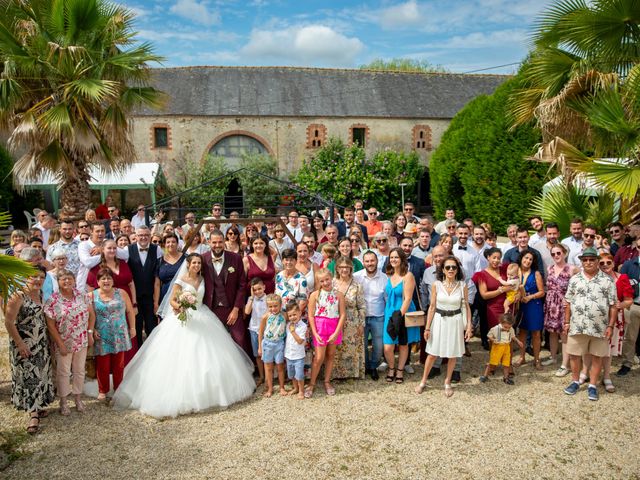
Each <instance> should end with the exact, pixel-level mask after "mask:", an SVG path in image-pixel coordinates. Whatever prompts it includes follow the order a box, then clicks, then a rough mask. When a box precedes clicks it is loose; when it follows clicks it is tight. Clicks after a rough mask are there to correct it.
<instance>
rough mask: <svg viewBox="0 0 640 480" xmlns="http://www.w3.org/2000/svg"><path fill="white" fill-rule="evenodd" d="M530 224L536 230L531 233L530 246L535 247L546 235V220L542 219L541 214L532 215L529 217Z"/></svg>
mask: <svg viewBox="0 0 640 480" xmlns="http://www.w3.org/2000/svg"><path fill="white" fill-rule="evenodd" d="M529 224H530V225H531V228H533V229H534V230H535V231H536V233H534V234H533V235H531V237H530V238H529V246H530V247H533V246H534V245H535V244H536V243H538V242H541V241H542V240H544V237H545V228H544V222H543V221H542V217H541V216H539V215H532V216H531V217H529Z"/></svg>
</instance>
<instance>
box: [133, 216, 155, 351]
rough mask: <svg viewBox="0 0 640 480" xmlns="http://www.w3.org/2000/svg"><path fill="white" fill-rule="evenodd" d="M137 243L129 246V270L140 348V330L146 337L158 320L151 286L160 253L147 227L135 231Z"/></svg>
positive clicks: (153, 281)
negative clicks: (134, 297) (131, 279)
mask: <svg viewBox="0 0 640 480" xmlns="http://www.w3.org/2000/svg"><path fill="white" fill-rule="evenodd" d="M136 237H137V243H134V244H133V245H129V262H128V263H129V269H130V270H131V273H132V275H133V283H134V285H135V286H136V301H137V304H134V305H133V306H134V307H137V308H138V314H137V315H136V335H137V337H138V346H142V330H143V329H144V331H145V333H146V334H147V337H148V336H149V335H150V334H151V331H152V330H153V329H154V328H155V326H156V325H157V324H158V319H157V318H156V314H155V312H154V308H153V307H154V306H153V286H154V283H155V275H156V268H157V266H158V261H159V258H160V257H161V256H162V251H161V250H160V249H159V248H158V245H154V244H152V243H151V231H150V230H149V227H138V228H137V229H136Z"/></svg>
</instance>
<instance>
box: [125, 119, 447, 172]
mask: <svg viewBox="0 0 640 480" xmlns="http://www.w3.org/2000/svg"><path fill="white" fill-rule="evenodd" d="M133 125H134V128H133V141H134V144H135V146H136V151H137V155H138V161H140V162H143V161H144V162H159V163H160V164H162V166H163V169H164V171H165V174H166V175H167V176H170V175H171V174H172V171H174V169H175V168H179V165H180V164H181V159H193V160H196V159H197V160H201V159H204V158H205V156H206V155H207V153H208V152H209V150H210V149H211V147H213V146H214V145H215V144H216V143H217V142H218V141H220V140H221V139H222V138H224V137H226V136H228V135H233V134H244V135H248V136H251V137H253V138H255V139H256V140H258V141H260V143H262V144H263V145H264V146H265V147H266V148H267V150H268V151H269V152H270V154H271V155H273V156H274V157H275V158H276V159H278V163H279V167H280V172H281V173H282V174H290V173H292V172H295V171H296V170H297V169H298V168H299V167H300V165H301V164H302V161H303V159H304V158H308V157H309V156H311V155H312V154H313V152H314V149H313V148H309V147H308V145H310V142H308V141H307V140H308V137H307V136H308V134H309V130H312V129H310V128H308V127H309V126H310V125H324V126H325V127H326V134H325V136H324V138H325V140H326V139H327V138H330V137H338V138H341V139H342V140H343V141H345V142H346V143H349V142H350V141H351V137H350V132H351V130H350V129H351V128H352V127H353V126H360V127H365V126H366V128H367V139H366V149H367V151H369V152H371V153H373V152H375V151H377V150H381V149H384V148H391V149H394V150H405V151H409V150H413V149H414V147H415V144H414V142H415V139H414V137H415V135H416V132H419V131H420V130H421V129H422V130H423V131H426V133H427V135H426V136H428V137H429V138H427V139H426V141H424V140H425V139H424V138H423V140H422V143H421V145H424V146H425V148H420V149H418V150H417V151H418V152H419V154H420V157H421V159H422V161H423V162H424V164H425V165H427V166H428V164H429V159H430V157H431V154H432V153H433V151H434V150H435V148H436V147H437V146H438V144H439V143H440V139H441V137H442V134H443V133H444V131H445V130H446V128H447V126H448V125H449V120H433V119H415V120H411V119H387V118H277V117H238V118H234V117H173V116H138V117H135V119H134V122H133ZM154 126H166V127H167V128H168V129H169V135H168V138H169V142H168V143H169V144H168V147H166V148H154V147H153V127H154ZM427 127H428V128H427ZM429 130H430V131H429ZM423 137H424V136H423Z"/></svg>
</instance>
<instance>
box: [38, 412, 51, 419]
mask: <svg viewBox="0 0 640 480" xmlns="http://www.w3.org/2000/svg"><path fill="white" fill-rule="evenodd" d="M48 416H49V411H48V410H38V417H40V418H47V417H48Z"/></svg>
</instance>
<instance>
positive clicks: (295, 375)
mask: <svg viewBox="0 0 640 480" xmlns="http://www.w3.org/2000/svg"><path fill="white" fill-rule="evenodd" d="M287 376H288V377H289V380H293V379H296V380H304V358H299V359H297V360H289V359H287Z"/></svg>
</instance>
